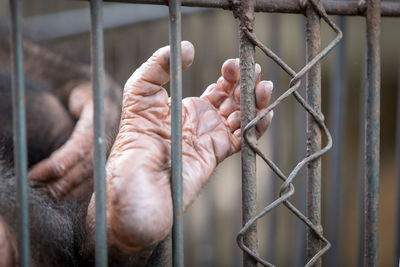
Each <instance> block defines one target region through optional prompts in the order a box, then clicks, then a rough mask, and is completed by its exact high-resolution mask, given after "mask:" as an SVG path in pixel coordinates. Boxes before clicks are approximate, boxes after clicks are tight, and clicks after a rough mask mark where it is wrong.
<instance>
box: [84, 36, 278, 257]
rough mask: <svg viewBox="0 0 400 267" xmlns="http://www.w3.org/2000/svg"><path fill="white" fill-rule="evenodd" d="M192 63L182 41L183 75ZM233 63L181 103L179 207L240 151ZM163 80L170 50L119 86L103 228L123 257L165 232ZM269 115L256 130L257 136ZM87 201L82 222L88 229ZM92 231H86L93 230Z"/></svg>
mask: <svg viewBox="0 0 400 267" xmlns="http://www.w3.org/2000/svg"><path fill="white" fill-rule="evenodd" d="M193 57H194V48H193V46H192V44H190V43H189V42H183V43H182V64H183V69H186V68H188V67H189V66H190V65H191V63H192V61H193ZM256 72H257V76H258V78H257V82H256V88H255V90H256V99H257V108H258V109H262V108H265V107H266V105H267V103H268V101H269V99H270V95H271V91H272V83H271V82H266V81H260V79H259V77H260V68H259V66H257V68H256ZM238 79H239V61H238V60H235V59H231V60H228V61H226V62H225V63H224V65H223V67H222V77H221V78H220V79H219V80H218V81H217V83H216V84H212V85H210V86H209V87H208V88H207V90H206V91H205V92H204V94H203V95H202V96H201V97H189V98H186V99H184V100H183V103H182V104H183V107H182V109H183V110H182V121H183V123H182V129H183V130H182V131H183V132H182V135H183V141H182V151H183V152H182V154H183V160H182V162H183V167H182V168H183V170H182V171H183V206H184V207H183V208H184V210H185V209H186V208H187V207H188V206H189V205H190V204H191V203H192V201H193V200H194V199H195V197H196V196H197V194H198V193H199V191H200V189H201V188H202V186H203V185H204V184H205V182H206V181H207V180H208V179H209V178H210V176H211V174H212V172H213V170H214V168H215V167H216V165H217V164H218V163H220V162H221V161H222V160H224V159H225V158H226V157H228V156H229V155H231V154H233V153H236V152H237V151H239V150H240V139H241V132H240V105H239V95H240V94H239V85H238V83H237V81H238ZM168 80H169V47H164V48H161V49H159V50H158V51H157V52H155V53H154V54H153V56H152V57H151V58H150V59H149V60H148V61H147V62H146V63H145V64H143V65H142V66H141V67H140V68H139V69H138V70H136V71H135V73H134V74H133V75H132V76H131V77H130V78H129V80H128V81H127V83H126V85H125V89H124V95H123V105H122V115H121V123H120V129H119V133H118V135H117V138H116V140H115V143H114V146H113V148H112V151H111V154H110V156H109V158H108V161H107V166H106V172H107V178H106V179H107V201H108V203H107V204H108V206H107V208H108V210H107V211H108V212H107V223H108V229H109V240H110V243H111V245H113V246H117V247H118V248H119V249H120V250H121V251H123V252H125V253H127V254H128V253H133V252H137V251H139V250H141V249H144V248H147V247H151V246H154V245H155V244H157V243H158V242H160V241H161V240H162V239H163V238H164V237H165V236H166V235H167V233H168V232H169V231H170V228H171V226H172V200H171V189H170V178H171V151H170V146H171V141H170V138H171V134H170V132H171V106H170V99H169V98H168V94H167V92H166V90H165V89H164V88H163V87H162V85H163V84H165V83H167V82H168ZM271 119H272V113H270V114H269V115H268V116H266V117H265V119H263V120H262V121H260V122H259V123H258V125H257V135H258V136H260V135H261V134H262V133H263V132H264V131H265V130H266V129H267V127H268V125H269V123H270V121H271ZM93 202H94V198H92V202H91V204H90V206H89V211H88V224H89V227H90V226H92V227H93V224H94V203H93ZM92 229H93V228H92Z"/></svg>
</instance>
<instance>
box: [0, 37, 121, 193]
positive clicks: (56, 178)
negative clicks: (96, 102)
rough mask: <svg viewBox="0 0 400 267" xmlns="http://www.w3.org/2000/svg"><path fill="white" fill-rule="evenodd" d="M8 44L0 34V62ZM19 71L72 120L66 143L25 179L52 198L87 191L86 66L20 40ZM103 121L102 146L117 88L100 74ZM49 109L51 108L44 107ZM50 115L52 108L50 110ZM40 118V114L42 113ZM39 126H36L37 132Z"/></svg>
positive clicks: (115, 108) (110, 134) (114, 114)
mask: <svg viewBox="0 0 400 267" xmlns="http://www.w3.org/2000/svg"><path fill="white" fill-rule="evenodd" d="M9 54H10V51H9V45H8V42H7V41H6V39H5V38H0V66H1V67H3V68H10V66H9V58H8V57H9ZM24 71H25V73H26V76H27V77H28V78H29V80H31V81H32V82H34V83H37V84H45V85H46V86H47V87H48V88H50V89H51V93H53V94H54V95H55V96H56V97H57V98H58V99H59V100H60V101H61V103H63V104H64V105H65V107H66V108H67V110H68V111H69V113H70V114H71V116H72V117H74V118H75V119H76V120H77V122H76V125H75V128H74V130H73V131H72V134H71V136H70V137H69V139H68V140H67V142H66V143H65V144H64V145H62V146H61V147H60V148H58V149H57V150H55V151H54V152H53V153H52V154H51V155H50V156H49V157H48V158H46V159H44V160H43V161H41V162H39V163H38V164H36V165H35V166H33V168H32V169H31V170H30V171H29V179H30V180H31V181H34V182H36V185H37V186H40V187H43V188H44V189H46V190H47V191H48V192H49V193H50V194H51V195H52V196H53V197H54V198H58V199H59V198H64V197H80V196H81V195H84V194H87V193H90V192H91V191H92V186H91V185H92V179H91V178H92V173H93V164H92V162H93V110H92V109H93V103H92V85H91V82H90V80H91V78H90V68H89V67H88V66H84V65H79V64H74V63H72V62H69V61H68V60H67V59H65V58H63V57H62V56H59V55H57V54H55V53H52V52H50V51H47V50H45V49H42V48H39V47H38V46H36V45H35V44H32V43H29V42H25V43H24ZM104 87H105V100H104V106H105V123H106V145H107V151H109V149H110V148H111V145H112V143H113V140H114V138H115V133H116V129H117V127H118V123H119V116H120V109H121V108H120V105H121V104H120V102H121V89H120V86H119V85H117V84H116V82H115V81H114V80H112V79H111V78H110V77H109V76H108V75H106V76H105V81H104ZM48 112H49V113H51V112H52V110H49V111H48ZM52 114H54V113H52ZM42 119H45V118H42ZM41 131H42V129H37V132H39V133H40V132H41Z"/></svg>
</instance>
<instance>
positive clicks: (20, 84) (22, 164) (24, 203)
mask: <svg viewBox="0 0 400 267" xmlns="http://www.w3.org/2000/svg"><path fill="white" fill-rule="evenodd" d="M10 8H11V50H12V53H11V56H12V105H13V138H14V166H15V176H16V187H17V188H16V190H17V210H18V214H17V218H18V220H17V221H18V222H17V224H18V226H17V229H18V254H19V260H20V261H19V263H20V265H21V266H24V267H27V266H29V265H30V253H29V214H28V212H29V211H28V185H27V168H28V163H27V160H28V158H27V144H26V118H25V113H26V112H25V83H24V69H23V60H24V59H23V50H22V1H21V0H11V1H10Z"/></svg>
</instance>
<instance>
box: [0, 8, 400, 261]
mask: <svg viewBox="0 0 400 267" xmlns="http://www.w3.org/2000/svg"><path fill="white" fill-rule="evenodd" d="M23 2H24V35H25V38H26V39H28V40H31V41H34V42H36V43H38V44H40V45H42V46H44V47H47V48H48V49H51V50H53V51H56V52H59V53H60V54H63V55H65V56H66V57H68V58H70V59H73V60H76V61H78V62H81V63H83V64H90V39H89V29H90V13H89V9H88V3H86V2H79V1H66V0H53V1H46V0H25V1H23ZM182 12H183V20H182V22H183V23H182V37H183V39H184V40H189V41H190V42H192V43H193V44H194V46H195V48H196V56H195V60H194V63H193V65H192V67H191V68H190V69H189V70H187V71H186V72H184V76H183V94H184V97H187V96H199V95H200V94H201V93H202V92H203V90H204V89H205V88H206V87H207V86H208V85H209V84H211V83H213V82H215V81H216V80H217V79H218V77H219V76H220V68H221V65H222V64H223V62H224V61H225V60H226V59H228V58H235V57H238V56H239V54H238V47H239V42H238V23H237V21H236V20H235V19H234V17H233V16H232V13H231V12H229V11H223V10H210V9H201V8H183V9H182ZM334 19H335V21H337V23H339V25H340V26H341V28H342V29H343V31H344V38H343V41H342V43H341V45H342V48H336V49H335V50H334V51H333V52H331V53H330V54H329V55H328V56H327V58H325V59H324V60H323V62H322V96H323V101H322V104H323V112H324V114H325V118H326V121H327V123H328V127H329V128H330V129H331V132H332V134H333V138H334V147H333V150H331V151H330V152H328V153H327V154H326V155H324V156H323V163H322V164H323V165H322V166H323V176H322V181H323V184H322V196H323V199H322V212H323V214H322V215H323V216H322V223H323V227H324V232H325V235H326V236H327V238H328V239H329V240H330V241H332V243H333V245H334V246H333V248H332V249H331V250H330V251H329V252H328V253H327V254H326V255H325V256H324V258H323V259H324V266H362V262H360V261H359V260H358V258H359V255H360V253H362V251H361V249H360V246H359V244H360V234H361V229H360V220H361V215H362V212H361V201H360V199H361V195H360V193H361V192H362V183H361V182H360V181H361V177H362V166H361V163H362V153H363V152H362V144H363V129H364V116H363V110H364V106H363V103H364V94H363V86H364V80H365V75H364V72H365V71H364V70H365V67H364V61H365V60H364V58H365V39H366V35H365V19H364V18H362V17H346V18H343V19H339V18H337V17H334ZM8 23H9V6H8V1H0V25H1V27H8ZM104 27H105V32H104V42H105V51H104V52H105V68H106V70H107V71H108V72H109V73H110V74H111V75H112V76H113V77H114V78H115V79H116V80H117V81H118V82H119V83H120V84H121V85H123V84H124V83H125V81H126V80H127V78H128V77H129V76H130V74H131V73H132V72H133V71H134V70H135V69H136V68H137V67H139V66H140V64H141V63H142V62H144V61H145V60H146V59H147V58H148V57H149V56H151V54H152V53H153V52H154V51H155V50H156V49H157V48H159V47H161V46H164V45H167V44H168V8H167V7H165V6H162V7H161V6H148V5H128V4H118V3H113V4H105V6H104ZM399 27H400V18H399V19H396V18H383V19H382V46H381V47H382V87H381V89H382V90H381V160H380V210H379V265H380V266H396V263H395V258H396V256H395V243H396V242H395V239H396V235H397V230H398V229H396V228H397V227H396V209H397V206H398V205H399V204H400V203H398V201H397V194H398V193H397V188H398V181H397V179H396V177H397V176H396V172H397V170H396V157H395V143H396V140H395V139H396V138H395V136H396V109H397V106H398V103H397V99H398V97H397V95H398V88H399V79H400V78H399V77H400V76H399V75H398V74H399V60H400V34H399ZM255 32H256V34H257V35H258V37H259V39H260V40H261V41H263V42H264V44H266V45H267V46H269V47H270V48H272V49H273V50H274V51H276V53H277V54H278V55H280V56H281V57H282V58H283V59H284V60H285V61H286V62H287V63H288V64H289V65H290V66H291V67H292V68H293V69H294V70H296V71H297V70H299V69H301V67H302V66H304V64H305V19H304V16H303V15H300V14H297V15H294V14H293V15H290V14H285V15H283V14H257V15H256V23H255ZM333 37H334V35H333V31H332V30H331V29H329V28H328V27H327V25H325V24H323V26H322V43H323V46H324V45H326V44H328V43H329V42H330V41H331V40H332V39H333ZM256 58H257V62H258V63H259V64H260V65H261V67H262V70H263V71H262V78H263V79H266V80H272V81H273V82H274V91H273V98H272V99H276V98H277V97H278V96H279V95H280V94H282V93H283V92H284V91H285V90H287V89H288V85H289V76H288V75H286V74H285V73H284V72H283V71H282V70H280V69H279V68H278V66H277V65H276V64H274V63H273V62H272V61H271V60H270V59H269V58H267V57H266V56H265V55H264V54H263V53H262V52H261V51H259V50H257V52H256ZM167 87H168V86H167ZM301 93H302V94H303V95H304V86H303V87H302V89H301ZM305 118H306V113H305V111H304V109H302V108H301V107H300V105H299V104H298V103H297V102H295V101H294V99H292V98H290V99H288V100H287V101H285V102H283V103H282V104H280V105H279V106H278V108H277V109H275V116H274V120H273V122H272V124H271V127H270V129H269V130H268V132H267V133H266V134H265V135H264V136H263V137H262V138H261V139H260V141H259V146H260V147H261V148H262V150H263V151H264V152H265V153H266V154H267V155H269V157H270V158H272V159H273V160H274V161H275V162H276V163H277V165H278V166H280V167H281V169H282V170H283V171H284V173H285V174H286V175H287V174H289V173H290V171H291V170H292V169H293V168H294V167H295V165H296V164H297V162H299V161H300V160H301V159H302V158H304V157H305V155H306V150H305V143H306V139H305V122H306V120H305ZM334 155H336V156H334ZM240 173H241V171H240V155H239V154H237V155H234V156H232V157H230V158H229V159H227V160H225V161H224V162H223V163H222V164H220V166H218V168H217V169H216V170H215V172H214V174H213V177H212V179H211V180H210V182H209V183H208V184H207V185H206V186H205V187H204V190H203V191H202V193H201V194H200V195H199V197H198V199H197V201H196V202H195V203H194V204H193V206H192V207H191V208H190V209H189V210H188V211H187V213H186V215H185V265H186V266H241V264H242V261H241V258H242V253H241V251H240V249H239V248H238V246H237V244H236V234H237V232H238V231H239V230H240V228H241V178H240ZM305 178H306V177H305V170H303V171H302V172H301V173H300V175H299V176H298V177H297V178H296V179H295V182H294V183H295V187H296V193H295V195H294V196H293V197H292V200H293V202H294V203H295V204H296V206H297V207H298V208H299V209H300V210H301V211H303V212H305V205H306V204H305V195H306V193H305V190H306V179H305ZM279 186H280V181H278V178H277V176H276V175H273V174H272V172H271V170H270V169H269V168H268V166H267V165H266V164H265V163H263V162H262V161H261V160H260V159H257V201H258V210H262V208H264V207H265V206H267V205H268V204H269V203H270V202H272V201H273V200H274V198H276V197H277V196H278V193H279ZM335 226H337V228H336V227H335ZM335 229H336V230H335ZM258 239H259V252H260V255H262V256H263V257H264V258H266V259H268V260H269V261H271V262H272V263H274V264H276V265H277V266H304V264H305V226H304V225H303V223H301V222H300V221H299V220H298V219H297V218H296V217H295V216H293V215H292V214H291V213H290V212H289V211H288V210H287V209H286V208H285V207H284V206H281V207H279V208H277V209H275V210H274V211H273V212H272V213H269V214H267V215H266V216H265V217H264V218H263V219H261V220H260V221H259V223H258Z"/></svg>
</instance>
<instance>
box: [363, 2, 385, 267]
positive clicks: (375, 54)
mask: <svg viewBox="0 0 400 267" xmlns="http://www.w3.org/2000/svg"><path fill="white" fill-rule="evenodd" d="M366 20H367V57H366V70H367V72H366V74H367V77H366V78H367V83H366V88H365V102H364V103H365V119H366V125H365V150H364V153H365V154H364V161H365V164H364V167H365V170H364V190H365V194H364V209H365V210H364V216H365V218H364V223H365V225H364V266H368V267H369V266H377V265H378V198H379V131H380V121H379V116H380V84H381V81H380V79H381V65H380V62H381V56H380V27H381V16H380V0H367V10H366Z"/></svg>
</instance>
